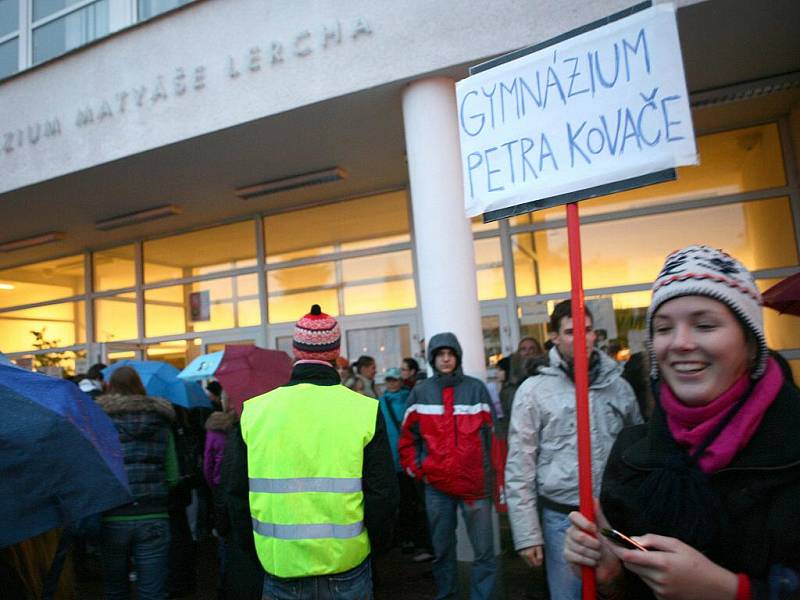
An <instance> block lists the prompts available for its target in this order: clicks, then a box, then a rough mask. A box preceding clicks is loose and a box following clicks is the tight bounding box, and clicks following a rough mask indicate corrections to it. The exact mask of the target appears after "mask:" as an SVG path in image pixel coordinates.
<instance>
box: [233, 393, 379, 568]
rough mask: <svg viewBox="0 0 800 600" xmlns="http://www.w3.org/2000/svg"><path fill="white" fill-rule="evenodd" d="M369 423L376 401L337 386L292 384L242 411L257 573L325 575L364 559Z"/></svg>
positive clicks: (372, 422)
mask: <svg viewBox="0 0 800 600" xmlns="http://www.w3.org/2000/svg"><path fill="white" fill-rule="evenodd" d="M377 416H378V401H377V400H375V399H373V398H368V397H366V396H363V395H361V394H358V393H357V392H353V391H352V390H349V389H347V388H346V387H344V386H343V385H330V386H320V385H313V384H310V383H300V384H295V385H291V386H285V387H281V388H277V389H275V390H273V391H271V392H268V393H267V394H264V395H262V396H259V397H256V398H252V399H251V400H248V401H247V402H246V403H245V405H244V409H243V411H242V417H241V421H240V422H241V430H242V438H243V439H244V442H245V444H246V445H247V470H248V478H249V487H250V490H249V505H250V517H251V522H252V526H253V537H254V541H255V547H256V552H257V554H258V558H259V561H260V562H261V565H262V567H263V568H264V570H265V571H267V572H268V573H270V574H272V575H275V576H277V577H284V578H292V577H312V576H318V575H330V574H334V573H341V572H344V571H346V570H348V569H352V568H353V567H355V566H357V565H359V564H361V563H362V562H363V561H364V559H365V558H366V557H367V556H369V550H370V546H369V537H368V536H367V530H366V527H365V525H364V492H363V489H362V481H361V477H362V474H363V467H364V465H363V461H364V448H365V447H366V446H367V444H369V442H370V441H371V440H372V438H373V436H374V435H375V424H376V420H377Z"/></svg>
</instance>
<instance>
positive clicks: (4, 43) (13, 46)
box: [0, 0, 19, 79]
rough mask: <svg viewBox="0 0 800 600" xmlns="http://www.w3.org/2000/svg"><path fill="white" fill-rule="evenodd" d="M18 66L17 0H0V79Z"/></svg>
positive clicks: (14, 71)
mask: <svg viewBox="0 0 800 600" xmlns="http://www.w3.org/2000/svg"><path fill="white" fill-rule="evenodd" d="M18 68H19V0H0V79H2V78H4V77H8V76H9V75H11V74H13V73H16V72H17V69H18Z"/></svg>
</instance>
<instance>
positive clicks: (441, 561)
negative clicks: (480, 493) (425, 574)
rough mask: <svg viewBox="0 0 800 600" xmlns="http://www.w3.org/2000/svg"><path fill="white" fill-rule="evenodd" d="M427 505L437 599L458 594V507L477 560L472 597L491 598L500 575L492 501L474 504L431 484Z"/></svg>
mask: <svg viewBox="0 0 800 600" xmlns="http://www.w3.org/2000/svg"><path fill="white" fill-rule="evenodd" d="M425 507H426V509H427V511H428V524H429V526H430V530H431V542H432V543H433V554H434V556H435V558H434V560H433V579H434V581H435V582H436V600H445V599H446V598H455V597H456V583H457V577H456V509H458V508H460V509H461V514H462V516H463V517H464V522H465V523H466V525H467V533H468V534H469V539H470V542H472V549H473V551H474V553H475V560H474V561H473V563H472V569H471V571H470V586H469V597H470V598H471V600H489V599H490V598H491V597H492V593H493V592H494V587H495V582H496V579H497V560H496V559H495V556H494V544H493V536H492V501H491V500H490V499H483V500H476V501H475V502H473V503H472V504H471V505H470V504H467V503H466V502H464V501H463V500H461V499H459V498H455V497H453V496H450V495H448V494H445V493H443V492H440V491H439V490H437V489H436V488H434V487H433V486H430V485H426V486H425Z"/></svg>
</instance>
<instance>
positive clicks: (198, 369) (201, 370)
mask: <svg viewBox="0 0 800 600" xmlns="http://www.w3.org/2000/svg"><path fill="white" fill-rule="evenodd" d="M224 353H225V352H224V350H220V351H219V352H211V353H210V354H201V355H200V356H198V357H196V358H195V359H194V360H193V361H192V362H190V363H189V365H188V366H187V367H186V368H185V369H184V370H183V371H181V372H180V373H178V377H179V378H181V379H183V380H184V381H200V380H201V379H208V378H209V377H211V376H212V375H213V374H214V373H215V372H216V370H217V367H219V363H220V361H221V360H222V355H223V354H224Z"/></svg>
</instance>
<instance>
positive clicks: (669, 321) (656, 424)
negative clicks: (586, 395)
mask: <svg viewBox="0 0 800 600" xmlns="http://www.w3.org/2000/svg"><path fill="white" fill-rule="evenodd" d="M760 304H761V296H760V294H759V292H758V288H757V287H756V285H755V283H754V281H753V278H752V275H751V274H750V273H749V272H748V271H747V270H746V269H745V268H744V267H743V266H742V265H741V264H740V263H739V262H738V261H737V260H736V259H734V258H732V257H730V256H728V255H727V254H725V253H723V252H721V251H719V250H714V249H711V248H708V247H705V246H690V247H688V248H685V249H683V250H680V251H678V252H675V253H673V254H671V255H670V256H669V257H668V258H667V261H666V263H665V265H664V267H663V269H662V270H661V273H660V274H659V276H658V279H657V280H656V282H655V284H654V286H653V299H652V303H651V305H650V308H649V311H648V327H649V332H650V350H651V353H652V357H653V365H654V366H653V369H652V371H651V376H652V377H653V378H654V380H655V381H654V384H655V387H654V390H655V392H656V393H657V398H658V400H657V404H656V406H655V409H654V412H653V415H652V418H651V420H650V422H649V423H648V424H646V425H639V426H636V427H632V428H630V429H626V430H624V431H623V432H622V433H621V434H620V436H619V438H618V439H617V442H616V444H615V446H614V449H613V450H612V452H611V455H610V456H609V459H608V464H607V466H606V471H605V474H604V477H603V485H602V493H601V497H600V503H599V504H598V505H597V524H594V523H591V522H589V521H588V520H587V519H585V518H584V517H583V516H582V515H581V514H580V513H577V512H574V513H571V515H570V520H571V522H572V526H571V527H570V529H569V531H568V533H567V538H566V542H565V548H564V556H565V558H566V559H567V560H568V561H570V562H571V563H572V564H573V565H575V566H576V567H577V566H580V565H586V566H590V567H595V568H596V573H597V580H598V591H599V592H600V594H601V597H606V598H633V599H637V600H638V599H640V598H644V599H646V598H653V597H657V598H664V599H694V598H697V599H703V600H711V599H715V598H719V599H729V600H739V599H745V598H758V599H761V598H763V599H767V598H770V599H772V598H797V597H800V584H799V583H798V581H799V578H800V502H798V499H799V498H800V436H798V434H797V432H798V431H800V392H799V391H798V389H797V388H796V387H794V386H793V385H792V384H791V383H788V382H786V381H785V380H784V377H783V374H782V372H781V369H780V367H779V366H778V364H777V363H776V362H775V360H774V359H773V358H770V357H769V353H768V350H767V346H766V341H765V337H764V331H763V321H762V316H761V306H760ZM607 527H613V528H614V529H616V530H618V531H620V532H622V533H624V534H627V535H629V536H638V537H635V541H637V542H638V543H640V544H641V545H643V546H644V547H645V548H646V549H647V551H642V550H637V549H625V548H623V547H622V546H619V545H616V544H614V543H611V542H609V541H608V540H606V539H605V538H604V537H603V536H602V535H599V531H598V529H600V528H607Z"/></svg>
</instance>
